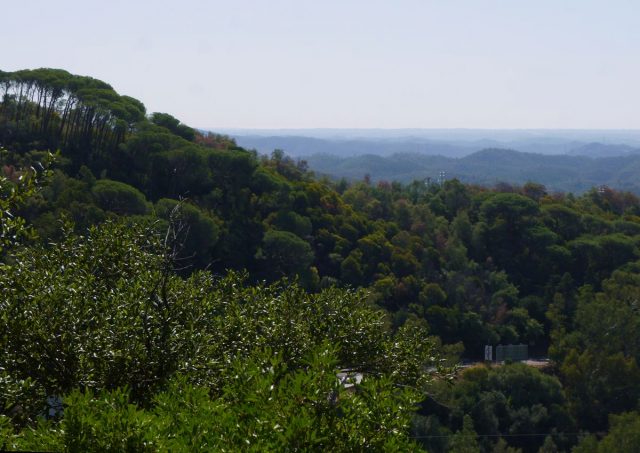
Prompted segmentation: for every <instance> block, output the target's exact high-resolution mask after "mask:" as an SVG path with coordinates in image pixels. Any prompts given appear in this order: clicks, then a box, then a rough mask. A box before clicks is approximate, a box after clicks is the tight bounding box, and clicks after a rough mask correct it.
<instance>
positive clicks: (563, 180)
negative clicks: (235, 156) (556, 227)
mask: <svg viewBox="0 0 640 453" xmlns="http://www.w3.org/2000/svg"><path fill="white" fill-rule="evenodd" d="M304 159H305V160H306V161H307V163H308V165H309V167H310V168H311V169H312V170H314V171H315V172H317V173H319V174H323V175H328V176H330V177H332V178H346V179H349V180H357V179H362V178H363V177H364V176H365V175H369V177H370V178H371V179H372V180H373V181H380V180H386V181H401V182H411V181H414V180H425V179H426V178H430V179H431V180H432V181H436V180H437V178H438V175H439V173H440V172H441V171H444V172H445V174H446V178H447V179H451V178H457V179H459V180H460V181H462V182H466V183H472V184H481V185H487V186H493V185H495V184H497V183H502V182H505V183H511V184H524V183H526V182H528V181H534V182H538V183H541V184H544V185H545V186H547V188H548V189H549V190H551V191H562V192H574V193H581V192H584V191H587V190H589V189H591V188H592V187H597V186H600V185H607V186H610V187H612V188H616V189H620V190H628V191H631V192H635V193H640V154H628V155H625V156H615V157H600V158H592V157H587V156H580V155H543V154H535V153H524V152H520V151H515V150H509V149H499V148H492V149H484V150H481V151H477V152H475V153H472V154H470V155H468V156H465V157H461V158H451V157H444V156H429V155H424V154H417V153H398V154H393V155H391V156H376V155H360V156H353V157H337V156H331V155H326V154H314V155H310V156H306V157H304Z"/></svg>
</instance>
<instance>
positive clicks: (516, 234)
mask: <svg viewBox="0 0 640 453" xmlns="http://www.w3.org/2000/svg"><path fill="white" fill-rule="evenodd" d="M0 81H1V83H0V90H1V91H0V94H2V102H1V103H0V144H1V145H2V149H1V150H0V160H1V162H0V163H1V164H2V179H1V180H0V193H1V195H2V197H1V199H0V200H1V201H0V202H1V203H2V205H0V208H1V209H0V221H1V222H2V223H1V225H2V235H1V236H0V247H2V249H1V251H0V260H1V263H2V264H1V265H2V273H1V277H0V287H1V289H2V291H1V293H2V294H3V300H2V301H1V303H2V307H1V308H2V322H1V325H2V336H1V344H0V346H1V347H2V349H3V352H2V354H1V355H0V356H1V357H2V359H1V360H2V363H1V364H0V368H2V370H3V373H4V374H3V375H2V379H1V380H0V382H2V384H1V385H2V395H3V396H2V398H4V409H3V412H2V414H3V418H2V419H1V420H2V422H1V423H2V428H1V429H2V430H3V431H2V432H3V433H4V434H3V435H4V436H5V439H7V442H9V443H6V444H5V445H6V446H7V448H9V447H10V446H12V445H14V446H16V447H19V446H22V448H43V447H42V446H48V447H47V448H50V449H54V450H55V449H63V448H72V447H71V446H75V447H76V448H78V449H94V450H102V449H105V448H107V447H106V445H107V443H108V442H115V443H114V444H110V445H117V447H116V446H114V447H112V448H114V449H118V450H119V449H122V448H131V449H133V450H137V449H140V448H138V447H140V446H141V445H147V446H148V448H150V449H154V450H155V449H160V450H163V449H170V448H178V449H180V448H185V449H190V448H191V446H193V445H196V444H198V445H202V446H205V445H207V446H210V447H211V448H216V446H217V445H222V444H220V443H219V442H222V443H224V442H227V443H228V445H236V446H238V448H240V447H239V445H242V444H241V442H243V441H245V440H246V439H254V442H255V443H253V444H251V445H250V447H251V448H254V449H256V450H260V449H262V450H264V449H270V448H272V449H276V448H279V447H282V446H283V445H290V446H291V447H292V448H299V449H305V448H306V449H308V448H312V446H315V447H318V448H319V447H323V448H329V449H338V450H340V449H342V450H349V449H364V448H378V449H383V448H384V449H388V450H393V449H396V450H398V451H406V450H408V449H413V448H428V449H430V450H435V451H446V450H455V449H463V448H469V449H471V450H470V451H474V450H478V449H479V450H481V451H492V450H493V449H494V448H503V449H506V448H507V447H510V448H519V449H521V450H522V451H537V450H538V448H544V449H547V450H545V451H552V450H553V448H556V449H564V450H568V449H571V448H572V447H573V446H575V445H578V444H579V447H578V448H582V449H586V448H594V449H595V448H605V447H604V446H606V445H614V444H615V445H618V444H620V443H622V444H624V442H627V444H625V445H631V446H637V441H635V440H634V439H636V437H637V435H636V434H635V432H636V428H635V426H637V423H636V422H631V421H633V420H636V419H637V417H638V414H637V413H636V412H635V411H636V409H637V405H638V400H639V398H640V385H639V384H638V382H640V380H639V379H638V377H640V376H639V375H638V360H640V357H639V356H638V348H637V347H636V346H637V345H638V344H640V330H639V329H637V328H636V327H637V325H640V324H639V323H638V321H639V320H640V318H639V315H638V312H637V307H635V301H637V294H636V293H637V291H638V289H637V288H638V286H639V281H638V279H639V278H640V263H639V261H638V260H639V258H640V256H639V250H638V232H639V231H640V217H639V216H640V200H639V199H638V197H636V196H635V195H633V194H631V193H626V192H618V191H615V190H611V189H606V190H601V191H598V190H591V191H589V192H587V193H585V194H583V195H581V196H574V195H572V194H549V193H547V191H546V189H545V187H544V186H542V185H540V184H537V183H533V182H531V183H527V184H525V185H523V186H518V187H514V186H502V187H499V188H496V189H489V188H485V187H481V186H470V185H464V184H462V183H460V182H459V181H457V180H449V181H446V182H444V183H443V184H442V185H439V184H438V185H436V184H432V185H429V186H426V185H425V184H424V183H423V182H422V181H415V182H412V183H408V184H401V183H397V182H391V183H388V182H384V181H381V182H378V183H376V184H372V183H371V182H370V181H368V180H364V181H358V182H353V183H346V182H345V181H342V182H331V181H329V180H326V179H319V178H317V177H316V176H315V175H314V174H313V173H311V172H309V171H308V169H307V167H306V165H305V163H304V162H301V161H298V162H296V161H293V160H292V159H290V158H288V157H287V156H285V155H284V154H283V153H282V152H277V151H276V152H274V153H273V154H272V155H271V156H258V155H257V153H255V152H252V151H250V150H244V149H242V148H240V147H238V146H237V145H236V144H235V143H234V142H233V140H231V139H229V138H228V137H225V136H220V135H216V134H211V133H207V134H203V133H201V132H198V131H196V130H194V129H192V128H189V127H188V126H186V125H184V124H182V123H180V121H179V120H177V119H175V118H173V117H172V116H170V115H168V114H161V113H154V114H151V115H149V116H147V115H146V111H145V108H144V106H143V105H142V104H141V103H139V102H138V101H136V100H134V99H132V98H129V97H126V96H120V95H119V94H117V93H116V92H115V91H114V90H113V89H112V88H111V87H110V86H109V85H108V84H106V83H104V82H100V81H98V80H95V79H91V78H88V77H79V76H74V75H71V74H69V73H67V72H66V71H61V70H53V69H40V70H26V71H17V72H14V73H0ZM49 152H53V153H56V154H57V156H55V157H54V159H53V164H52V166H51V167H50V170H47V171H46V172H43V170H42V168H41V164H44V165H45V166H46V165H47V164H46V160H47V159H48V155H49V154H48V153H49ZM282 278H286V279H289V280H284V281H283V280H281V279H282ZM350 288H362V289H361V290H354V289H350ZM509 343H524V344H527V345H528V346H529V350H530V351H531V352H532V353H533V354H537V355H548V356H549V357H550V358H551V363H550V366H549V367H548V368H547V370H546V373H547V374H543V373H541V372H540V371H538V370H535V369H532V368H528V367H526V366H520V365H506V366H504V367H502V368H495V369H493V368H483V367H481V368H474V369H471V370H468V371H464V372H461V373H459V377H458V378H457V379H455V380H454V381H453V384H450V383H449V384H447V383H446V382H448V380H447V379H445V378H446V377H447V376H448V373H447V371H446V370H442V371H441V373H438V372H437V370H438V369H439V365H443V364H450V363H451V361H452V360H455V357H456V356H459V355H461V356H462V357H464V358H466V359H470V360H478V359H481V358H482V352H483V347H484V345H485V344H492V345H497V344H509ZM343 368H347V369H350V370H358V371H359V372H362V373H364V376H365V380H364V384H362V385H361V386H356V387H357V390H356V392H355V395H352V396H349V395H351V394H350V393H345V388H344V387H342V386H340V385H338V384H337V379H335V376H336V372H337V371H338V370H339V369H343ZM235 376H244V378H242V377H241V378H235ZM269 389H272V390H269ZM400 389H404V390H400ZM276 390H277V396H276V397H273V398H271V399H270V398H268V397H265V396H264V395H266V394H267V393H264V392H271V391H276ZM313 395H316V396H313ZM317 395H322V396H321V397H318V396H317ZM332 395H333V396H332ZM54 396H55V398H60V397H64V401H65V404H66V406H65V412H64V416H62V417H61V416H60V415H61V414H60V413H59V412H56V410H53V409H51V410H52V411H53V415H52V416H51V417H50V419H49V420H48V421H45V420H38V419H39V416H41V415H45V413H46V411H45V410H44V409H43V408H44V407H46V404H47V403H46V402H47V401H48V400H47V397H49V401H51V398H52V397H54ZM55 398H54V401H57V399H55ZM314 398H315V399H314ZM318 398H320V399H318ZM104 401H110V403H109V410H106V409H105V407H104V406H101V404H103V402H104ZM295 401H297V402H298V404H293V402H295ZM332 401H333V402H332ZM183 405H184V406H183ZM187 406H188V407H190V408H197V409H193V410H192V411H191V412H189V411H187V409H184V410H183V409H181V408H183V407H187ZM252 408H253V409H252ZM301 408H302V409H301ZM190 410H191V409H190ZM296 411H302V412H303V413H304V414H305V415H304V416H299V417H298V418H299V419H300V421H299V422H297V421H295V420H297V418H296V417H293V415H292V414H294V413H297V414H298V415H299V414H300V412H296ZM178 412H181V413H182V412H184V414H185V415H184V418H182V419H179V420H178V419H176V418H175V416H174V415H173V414H175V413H178ZM98 413H99V414H102V415H101V416H100V417H96V414H98ZM56 414H57V415H56ZM202 414H209V415H207V416H206V417H205V416H204V415H202ZM367 414H368V415H367ZM211 419H215V420H218V423H217V424H216V425H215V426H216V429H215V430H213V431H211V429H212V425H210V420H211ZM254 419H256V420H262V421H263V422H264V423H263V422H255V423H254V422H251V423H250V422H249V421H248V420H254ZM113 420H123V423H122V424H120V425H118V426H119V427H116V426H115V425H114V424H113ZM620 420H631V421H630V422H629V423H628V424H626V425H624V426H626V427H628V428H625V427H623V425H622V424H621V422H620ZM296 423H299V425H298V424H296ZM276 425H277V426H278V428H274V426H276ZM310 427H315V429H311V428H310ZM609 427H611V431H610V432H609V434H606V433H607V431H608V430H609ZM267 428H268V429H267ZM86 432H92V433H93V434H92V436H90V437H83V436H81V434H82V433H86ZM192 432H197V433H199V434H198V435H199V436H200V435H201V436H203V437H196V438H192V437H191V435H190V434H189V435H188V434H187V433H192ZM205 432H208V433H210V434H206V435H205ZM168 433H175V436H176V437H175V438H173V440H172V441H171V442H174V443H171V442H169V441H167V440H166V439H167V438H169V437H170V436H168ZM179 433H182V434H179ZM580 433H583V434H584V436H583V435H582V434H580ZM329 434H331V435H329ZM507 434H508V435H507ZM531 434H536V435H535V436H533V437H529V438H528V437H526V436H528V435H531ZM589 434H592V436H591V437H590V436H589ZM605 434H606V435H605ZM476 435H477V437H476ZM501 435H504V437H502V438H501ZM207 436H209V437H207ZM634 436H636V437H634ZM583 438H584V439H583ZM109 439H111V440H109ZM194 439H197V440H194ZM629 439H631V440H629ZM298 441H299V442H301V443H295V442H298ZM105 442H107V443H105ZM167 442H169V443H167ZM189 442H195V444H190V443H189ZM599 442H600V443H599ZM629 442H631V443H630V444H629ZM633 442H636V443H635V444H634V443H633ZM38 445H40V447H38ZM126 445H130V447H126ZM278 446H279V447H278ZM315 447H314V448H315ZM243 448H245V447H244V445H243ZM246 448H248V449H250V448H249V447H246ZM625 448H626V447H625ZM585 451H586V450H585ZM628 451H633V448H631V449H630V450H628Z"/></svg>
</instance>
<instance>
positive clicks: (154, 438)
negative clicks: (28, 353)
mask: <svg viewBox="0 0 640 453" xmlns="http://www.w3.org/2000/svg"><path fill="white" fill-rule="evenodd" d="M336 365H337V361H336V356H335V351H334V350H333V349H332V348H331V347H330V346H329V345H328V344H323V345H320V346H318V348H316V349H315V350H313V351H311V353H310V354H309V355H308V356H307V357H306V358H305V360H304V363H303V364H302V365H301V366H300V367H299V368H296V369H291V368H290V367H288V366H287V364H286V361H285V360H283V358H282V356H279V355H277V354H275V353H274V351H272V350H270V349H266V350H263V351H256V353H255V354H253V355H252V356H251V357H249V358H245V359H235V360H233V361H232V362H231V363H230V364H229V366H228V368H227V369H226V370H225V372H224V374H225V378H224V380H223V383H222V384H221V388H220V391H219V392H217V393H216V394H215V395H213V396H211V393H210V391H209V390H208V389H207V388H205V387H199V386H194V385H192V384H190V383H188V382H187V380H186V379H184V378H182V377H178V378H176V379H175V380H173V381H172V383H171V384H170V385H169V387H168V389H167V390H165V391H163V392H160V393H159V394H157V395H155V397H154V401H153V405H152V406H151V407H149V408H146V409H145V408H140V407H137V406H135V405H133V404H130V402H129V397H128V394H127V392H124V391H121V390H116V391H112V392H105V391H103V392H99V393H97V394H94V393H93V392H84V393H82V392H78V391H74V392H73V393H71V394H70V395H69V396H68V397H67V398H66V399H65V413H64V417H63V418H62V421H61V423H60V427H59V428H58V429H57V430H54V429H52V427H51V425H49V424H44V425H43V426H42V427H39V428H38V429H36V430H35V431H34V432H27V433H25V435H24V439H21V438H19V437H18V438H17V439H16V438H15V437H14V439H13V442H14V443H15V444H17V445H18V446H20V445H21V444H22V445H25V444H27V445H28V442H33V441H32V440H31V439H32V438H34V437H36V438H38V439H39V440H40V445H39V448H43V447H44V448H46V447H49V448H52V449H53V448H54V447H56V446H58V445H64V446H65V448H66V449H68V450H70V451H113V452H116V451H131V452H137V451H255V452H259V451H260V452H261V451H282V450H289V451H309V450H313V451H319V450H323V451H391V452H393V451H395V452H405V451H417V450H418V448H417V446H416V445H415V443H413V442H412V441H411V440H410V439H409V438H408V437H407V434H406V433H407V427H408V423H409V419H410V416H411V412H412V407H413V404H414V403H415V398H416V396H417V394H416V392H414V391H411V390H408V389H398V388H396V387H395V386H394V385H393V383H392V381H390V380H389V379H387V378H377V377H366V378H365V379H364V380H363V381H362V383H361V384H360V385H359V386H358V388H357V390H356V391H355V392H352V391H349V390H347V389H345V387H344V386H343V385H342V384H341V383H340V382H339V381H338V379H336V374H335V367H336ZM32 445H33V444H32Z"/></svg>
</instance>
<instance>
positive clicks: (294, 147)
mask: <svg viewBox="0 0 640 453" xmlns="http://www.w3.org/2000/svg"><path fill="white" fill-rule="evenodd" d="M222 132H224V133H228V134H229V135H230V136H232V137H233V138H234V139H235V140H236V141H237V143H238V144H239V145H240V146H243V147H245V148H248V149H255V150H257V151H258V152H260V153H263V154H270V153H271V152H272V151H273V150H274V149H282V150H284V151H285V152H286V153H287V154H288V155H290V156H294V157H300V156H307V155H312V154H333V155H336V156H341V157H352V156H357V155H362V154H376V155H380V156H390V155H393V154H399V153H417V154H426V155H442V156H446V157H464V156H467V155H470V154H473V153H474V152H477V151H479V150H482V149H487V148H503V149H512V150H516V151H521V152H530V153H536V154H544V155H560V154H568V155H579V156H590V157H614V156H626V155H629V154H637V153H638V152H640V131H597V130H587V131H579V130H578V131H571V130H569V131H562V130H559V131H555V130H531V131H527V130H522V131H517V130H516V131H509V130H495V131H492V130H467V129H461V130H437V129H436V130H430V129H406V130H384V129H371V130H369V129H364V130H357V129H355V130H352V129H344V130H341V129H327V130H324V129H310V130H262V131H261V130H230V131H222Z"/></svg>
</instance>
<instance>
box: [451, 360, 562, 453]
mask: <svg viewBox="0 0 640 453" xmlns="http://www.w3.org/2000/svg"><path fill="white" fill-rule="evenodd" d="M440 391H441V392H442V393H440V394H439V398H443V399H445V401H448V402H449V403H448V404H449V405H450V406H451V407H453V409H452V411H451V412H450V414H449V417H450V420H451V422H453V423H454V426H455V424H458V426H460V425H465V428H464V429H468V428H466V424H467V423H468V422H466V421H465V422H464V423H462V422H463V420H464V419H465V418H466V417H468V416H470V417H471V420H472V421H473V426H474V427H475V430H476V431H477V432H478V433H480V434H482V435H484V436H485V437H483V438H482V440H481V443H482V444H483V448H484V451H487V450H489V451H490V449H491V448H492V447H493V444H494V443H495V442H497V441H498V436H499V434H501V433H508V434H510V435H513V437H507V438H506V439H505V440H506V441H507V442H508V444H509V445H510V446H512V447H515V448H520V449H522V451H524V452H535V451H537V450H538V448H539V447H540V446H541V445H542V443H543V441H544V437H543V436H537V437H536V436H530V435H531V434H544V433H553V432H557V433H565V432H567V433H571V432H575V422H574V421H573V420H572V418H571V416H570V415H569V413H568V411H567V409H566V399H565V395H564V391H563V389H562V386H561V384H560V381H559V380H558V379H557V378H554V377H551V376H547V375H545V374H543V373H541V372H540V371H538V370H537V369H535V368H532V367H529V366H526V365H524V364H513V365H505V366H501V367H497V368H486V367H477V368H471V369H469V370H466V371H465V372H463V373H462V375H461V379H460V380H459V381H457V382H456V383H455V385H454V386H453V388H451V389H447V388H444V387H443V388H442V389H441V390H440ZM462 432H463V433H464V430H463V431H462ZM518 435H522V437H519V436H518ZM491 436H494V437H491ZM553 437H554V440H555V442H556V443H558V444H560V445H570V443H571V440H572V439H571V438H566V437H564V436H563V435H562V434H558V435H554V436H553ZM461 440H462V439H461ZM461 440H460V441H461Z"/></svg>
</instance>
